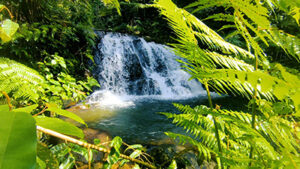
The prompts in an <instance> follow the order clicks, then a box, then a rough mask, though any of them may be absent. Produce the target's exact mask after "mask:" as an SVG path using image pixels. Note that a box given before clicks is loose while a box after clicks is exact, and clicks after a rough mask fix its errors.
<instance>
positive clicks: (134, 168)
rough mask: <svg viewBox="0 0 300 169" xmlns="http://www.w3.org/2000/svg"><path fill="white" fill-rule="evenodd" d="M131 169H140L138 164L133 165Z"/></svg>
mask: <svg viewBox="0 0 300 169" xmlns="http://www.w3.org/2000/svg"><path fill="white" fill-rule="evenodd" d="M132 169H140V166H139V165H138V164H135V165H134V166H133V168H132Z"/></svg>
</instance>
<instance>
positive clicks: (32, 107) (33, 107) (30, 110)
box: [13, 104, 38, 113]
mask: <svg viewBox="0 0 300 169" xmlns="http://www.w3.org/2000/svg"><path fill="white" fill-rule="evenodd" d="M37 107H38V104H34V105H31V106H26V107H22V108H18V109H14V110H13V111H14V112H25V113H31V112H32V111H33V110H34V109H36V108H37Z"/></svg>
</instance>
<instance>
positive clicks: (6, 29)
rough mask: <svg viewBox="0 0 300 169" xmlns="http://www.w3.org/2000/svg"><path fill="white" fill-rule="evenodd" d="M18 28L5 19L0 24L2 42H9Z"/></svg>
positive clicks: (15, 24) (17, 25)
mask: <svg viewBox="0 0 300 169" xmlns="http://www.w3.org/2000/svg"><path fill="white" fill-rule="evenodd" d="M18 28H19V24H17V23H15V22H13V21H11V20H10V19H6V20H4V21H3V22H2V24H1V27H0V38H1V40H2V41H3V42H8V41H10V40H11V38H12V36H13V35H14V34H15V33H16V31H17V30H18Z"/></svg>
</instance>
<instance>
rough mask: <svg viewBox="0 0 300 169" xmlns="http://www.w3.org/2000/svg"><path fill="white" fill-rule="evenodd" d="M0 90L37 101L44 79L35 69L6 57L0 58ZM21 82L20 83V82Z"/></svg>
mask: <svg viewBox="0 0 300 169" xmlns="http://www.w3.org/2000/svg"><path fill="white" fill-rule="evenodd" d="M0 82H1V83H0V91H5V92H6V93H8V94H9V93H12V94H13V97H14V98H16V99H18V98H29V99H31V100H32V101H37V99H38V97H39V92H43V88H42V87H41V86H42V84H44V82H45V79H44V77H43V76H41V75H40V74H39V73H38V72H37V71H35V70H33V69H31V68H29V67H27V66H25V65H23V64H20V63H18V62H16V61H13V60H10V59H8V58H0ZM20 82H22V83H20Z"/></svg>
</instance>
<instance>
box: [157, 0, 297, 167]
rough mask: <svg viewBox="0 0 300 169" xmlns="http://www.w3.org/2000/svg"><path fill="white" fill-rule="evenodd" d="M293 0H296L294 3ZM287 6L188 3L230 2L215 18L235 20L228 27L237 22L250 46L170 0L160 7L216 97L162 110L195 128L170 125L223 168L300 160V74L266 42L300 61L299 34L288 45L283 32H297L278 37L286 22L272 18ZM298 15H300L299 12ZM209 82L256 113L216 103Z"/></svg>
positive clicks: (191, 65) (194, 70)
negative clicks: (276, 59) (273, 56)
mask: <svg viewBox="0 0 300 169" xmlns="http://www.w3.org/2000/svg"><path fill="white" fill-rule="evenodd" d="M289 2H290V4H292V3H293V2H292V1H288V2H286V4H289ZM281 5H283V4H281V3H280V2H279V1H263V2H261V1H259V2H258V1H255V2H254V1H240V0H237V1H197V2H194V3H192V4H190V5H188V6H187V7H186V8H187V9H192V12H197V11H200V10H203V9H207V8H211V7H215V6H216V7H222V8H224V11H225V12H226V13H218V14H214V15H211V16H210V17H208V18H207V19H214V20H216V21H226V22H227V23H233V24H229V25H228V24H226V25H224V26H223V27H222V28H221V29H227V28H231V29H235V30H234V31H233V32H232V34H233V35H241V36H242V37H243V38H244V40H245V43H246V46H247V50H245V49H243V48H241V47H238V46H236V45H233V44H231V43H228V42H227V41H225V40H224V39H223V38H222V37H221V36H220V35H218V34H217V33H216V32H215V31H213V30H212V29H210V28H209V27H208V26H207V25H205V24H204V22H202V21H201V20H199V19H198V18H197V17H195V16H193V15H192V14H191V13H189V12H188V11H186V10H185V9H181V8H178V7H177V6H176V5H175V4H174V3H172V2H171V1H170V0H159V1H157V2H156V5H155V6H156V7H157V8H159V9H160V11H161V14H162V15H163V16H164V17H165V18H166V19H167V20H168V22H169V25H170V27H171V28H172V30H173V31H174V32H175V34H176V37H175V39H176V40H177V43H174V44H171V45H172V46H173V48H174V51H175V52H176V53H177V54H179V55H180V56H181V57H182V58H183V59H182V60H179V61H180V62H181V63H183V69H185V70H186V71H188V72H189V73H190V74H191V75H192V78H194V79H198V80H199V81H200V82H202V83H203V84H204V86H205V88H206V90H207V94H208V99H209V103H210V108H208V107H206V106H196V107H194V108H191V107H190V106H183V105H178V104H175V106H176V107H177V108H178V109H179V110H180V111H181V112H183V113H182V114H172V113H162V114H164V115H166V116H167V117H168V118H172V119H173V123H176V124H177V125H179V126H182V127H183V128H184V129H185V130H186V131H187V132H189V133H190V134H191V136H186V135H180V134H175V133H170V132H168V133H167V135H169V136H170V137H171V138H174V139H176V138H179V142H181V143H186V142H189V143H191V144H193V145H195V146H196V147H197V148H198V151H199V156H200V157H204V158H206V159H207V160H210V159H211V155H212V154H213V155H214V156H216V158H217V161H218V164H219V167H228V166H239V167H242V166H243V167H245V168H246V167H248V166H252V167H261V166H264V167H265V168H278V167H279V168H297V166H299V160H298V159H299V153H298V152H299V148H300V147H299V144H298V141H299V127H298V121H297V119H298V117H299V108H300V107H299V106H300V103H299V91H300V88H299V85H300V80H299V76H296V75H293V74H290V73H288V72H287V71H286V69H285V68H284V67H283V66H281V65H280V64H278V63H276V64H275V63H272V64H270V63H269V62H268V56H267V55H266V53H265V52H264V50H263V47H262V44H263V45H267V46H268V45H269V43H275V44H277V45H279V46H280V47H282V48H283V49H284V50H285V51H286V52H288V53H289V54H290V55H291V56H293V57H294V59H295V60H296V61H299V44H294V43H293V42H292V41H291V43H290V44H289V45H290V46H288V47H287V45H284V43H283V41H284V40H283V39H285V40H287V39H288V38H287V37H291V36H290V35H289V36H284V37H285V38H284V37H283V36H281V37H279V36H277V35H278V33H277V32H278V28H276V27H274V25H272V24H271V21H270V19H269V16H270V15H271V13H272V12H274V11H275V10H276V7H278V8H279V9H280V6H281ZM294 5H297V4H294ZM294 7H295V6H293V8H294ZM289 9H290V8H289ZM227 10H228V12H227ZM289 14H291V13H289ZM292 15H293V17H294V18H295V19H296V21H297V22H298V18H297V17H295V13H293V14H292ZM296 16H297V15H296ZM280 35H286V34H285V33H281V34H280ZM295 38H297V37H295ZM209 88H211V89H213V90H214V91H216V92H218V93H222V94H234V95H240V96H244V97H247V98H248V99H249V100H250V102H249V105H250V107H251V111H250V113H247V112H234V111H230V110H222V109H220V107H219V106H218V105H216V107H215V108H214V107H213V104H212V100H211V97H210V91H209ZM284 138H285V139H284Z"/></svg>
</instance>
